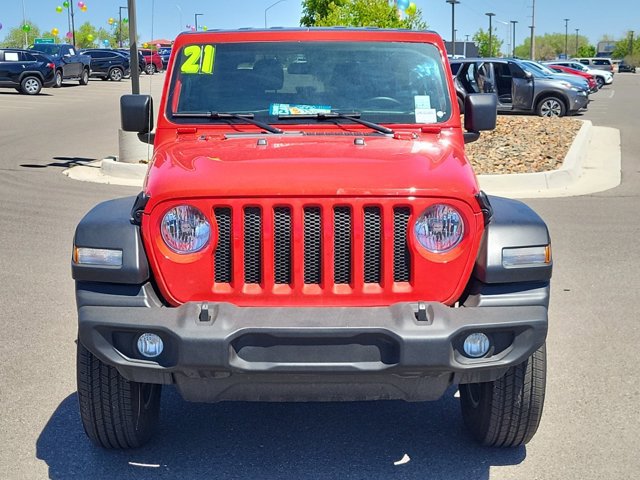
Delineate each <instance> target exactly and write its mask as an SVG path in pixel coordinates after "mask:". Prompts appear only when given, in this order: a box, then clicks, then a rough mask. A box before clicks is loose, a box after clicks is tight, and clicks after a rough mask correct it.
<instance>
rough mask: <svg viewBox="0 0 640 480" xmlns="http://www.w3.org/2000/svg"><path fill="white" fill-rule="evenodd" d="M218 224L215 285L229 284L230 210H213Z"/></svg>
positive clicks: (230, 256) (223, 208)
mask: <svg viewBox="0 0 640 480" xmlns="http://www.w3.org/2000/svg"><path fill="white" fill-rule="evenodd" d="M214 214H215V216H216V223H217V224H218V245H217V247H216V253H215V256H214V259H215V270H216V271H215V275H214V280H215V281H216V282H217V283H231V280H232V272H233V268H232V266H233V251H232V248H231V227H232V225H231V209H230V208H229V207H218V208H216V209H214Z"/></svg>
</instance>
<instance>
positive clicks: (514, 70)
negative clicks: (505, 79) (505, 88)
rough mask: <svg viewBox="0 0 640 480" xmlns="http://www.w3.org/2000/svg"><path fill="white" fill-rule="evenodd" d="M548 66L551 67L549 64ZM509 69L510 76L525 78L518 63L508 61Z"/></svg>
mask: <svg viewBox="0 0 640 480" xmlns="http://www.w3.org/2000/svg"><path fill="white" fill-rule="evenodd" d="M549 68H553V67H551V66H549ZM509 69H510V70H511V76H512V77H513V78H525V77H526V75H525V74H524V70H522V68H520V65H516V64H515V63H510V64H509Z"/></svg>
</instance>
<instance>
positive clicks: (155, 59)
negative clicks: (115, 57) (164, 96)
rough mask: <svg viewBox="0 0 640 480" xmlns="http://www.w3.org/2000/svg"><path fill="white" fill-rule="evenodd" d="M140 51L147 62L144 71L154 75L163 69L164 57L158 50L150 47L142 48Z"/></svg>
mask: <svg viewBox="0 0 640 480" xmlns="http://www.w3.org/2000/svg"><path fill="white" fill-rule="evenodd" d="M140 52H141V53H142V55H143V56H144V60H145V62H147V65H146V67H145V69H144V73H146V74H147V75H153V74H154V73H156V72H161V71H162V57H161V56H160V55H158V52H156V51H155V50H151V49H149V48H141V49H140Z"/></svg>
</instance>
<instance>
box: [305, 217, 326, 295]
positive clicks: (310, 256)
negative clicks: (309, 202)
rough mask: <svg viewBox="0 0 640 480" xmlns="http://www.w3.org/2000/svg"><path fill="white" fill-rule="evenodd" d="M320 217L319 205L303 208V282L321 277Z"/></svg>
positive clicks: (310, 281) (315, 281)
mask: <svg viewBox="0 0 640 480" xmlns="http://www.w3.org/2000/svg"><path fill="white" fill-rule="evenodd" d="M321 274H322V218H321V216H320V207H306V208H305V209H304V283H306V284H319V283H320V280H321V279H322V275H321Z"/></svg>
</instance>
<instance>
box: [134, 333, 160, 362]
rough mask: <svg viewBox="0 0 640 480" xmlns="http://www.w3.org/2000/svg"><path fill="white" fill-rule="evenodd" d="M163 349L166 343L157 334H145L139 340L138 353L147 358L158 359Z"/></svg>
mask: <svg viewBox="0 0 640 480" xmlns="http://www.w3.org/2000/svg"><path fill="white" fill-rule="evenodd" d="M163 349H164V343H163V342H162V339H161V338H160V337H159V336H158V335H156V334H155V333H143V334H142V335H140V338H138V351H139V352H140V353H141V354H142V355H144V356H145V357H147V358H154V357H157V356H158V355H160V354H161V353H162V350H163Z"/></svg>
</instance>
